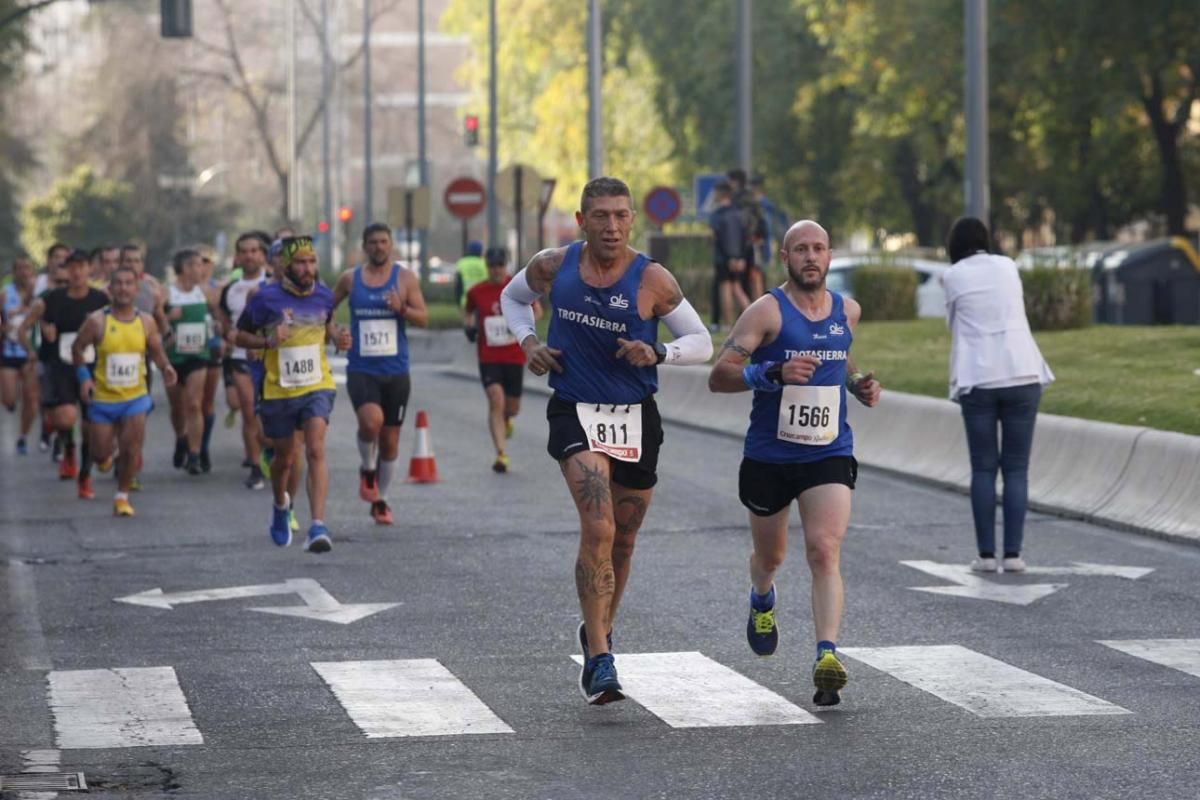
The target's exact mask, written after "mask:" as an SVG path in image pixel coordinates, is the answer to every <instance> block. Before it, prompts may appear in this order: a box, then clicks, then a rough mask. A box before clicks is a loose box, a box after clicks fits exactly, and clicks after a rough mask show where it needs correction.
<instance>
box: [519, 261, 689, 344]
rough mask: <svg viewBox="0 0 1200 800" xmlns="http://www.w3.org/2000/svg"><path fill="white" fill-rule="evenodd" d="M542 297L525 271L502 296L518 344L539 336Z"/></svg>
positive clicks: (521, 272)
mask: <svg viewBox="0 0 1200 800" xmlns="http://www.w3.org/2000/svg"><path fill="white" fill-rule="evenodd" d="M540 296H541V295H539V294H538V293H537V292H535V291H534V290H533V289H530V288H529V281H527V280H525V270H523V269H522V270H521V271H520V272H518V273H517V274H516V275H514V276H513V279H512V280H511V281H509V282H508V286H505V287H504V291H503V292H502V293H501V294H500V310H501V311H502V312H503V313H504V321H505V322H506V323H508V329H509V330H510V331H512V332H513V336H516V337H517V343H518V344H520V343H521V342H523V341H525V338H526V337H528V336H530V335H531V334H532V335H537V329H536V328H535V327H534V324H533V301H534V300H537V299H538V297H540ZM697 319H698V318H697Z"/></svg>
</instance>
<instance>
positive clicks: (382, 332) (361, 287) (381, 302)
mask: <svg viewBox="0 0 1200 800" xmlns="http://www.w3.org/2000/svg"><path fill="white" fill-rule="evenodd" d="M362 270H363V268H362V267H361V266H360V267H356V268H355V270H354V284H353V286H352V287H351V289H350V337H351V339H352V341H351V344H350V352H349V353H347V354H346V371H347V372H363V373H366V374H367V375H407V374H408V334H407V333H406V332H405V322H404V317H402V316H400V315H398V314H397V313H396V312H394V311H392V309H391V308H389V307H388V304H387V295H388V292H390V291H392V289H394V288H395V287H396V282H397V281H399V280H400V265H399V264H392V274H391V275H389V276H388V279H387V283H385V284H384V285H383V286H379V287H377V288H372V287H370V286H367V285H366V284H365V283H363V279H362Z"/></svg>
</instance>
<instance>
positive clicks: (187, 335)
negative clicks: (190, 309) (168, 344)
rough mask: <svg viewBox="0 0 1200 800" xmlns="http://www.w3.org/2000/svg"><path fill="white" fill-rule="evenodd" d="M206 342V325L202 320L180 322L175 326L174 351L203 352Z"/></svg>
mask: <svg viewBox="0 0 1200 800" xmlns="http://www.w3.org/2000/svg"><path fill="white" fill-rule="evenodd" d="M207 342H208V325H206V324H205V323H203V322H181V323H179V324H178V325H177V326H175V352H176V353H203V352H204V345H205V343H207Z"/></svg>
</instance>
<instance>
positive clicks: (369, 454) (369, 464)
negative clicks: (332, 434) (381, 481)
mask: <svg viewBox="0 0 1200 800" xmlns="http://www.w3.org/2000/svg"><path fill="white" fill-rule="evenodd" d="M355 441H356V442H358V455H359V456H360V457H361V458H362V468H363V469H365V470H367V471H368V472H374V471H375V463H376V460H377V459H378V456H379V444H378V443H377V442H376V441H375V440H374V439H372V440H371V441H369V442H364V441H363V440H362V439H358V438H356V439H355Z"/></svg>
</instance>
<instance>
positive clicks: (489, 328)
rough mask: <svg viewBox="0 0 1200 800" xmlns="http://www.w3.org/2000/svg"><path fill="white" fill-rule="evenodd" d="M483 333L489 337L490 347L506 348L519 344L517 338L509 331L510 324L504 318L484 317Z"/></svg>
mask: <svg viewBox="0 0 1200 800" xmlns="http://www.w3.org/2000/svg"><path fill="white" fill-rule="evenodd" d="M483 332H484V334H485V335H486V336H487V343H488V347H504V346H505V345H509V344H516V343H517V337H515V336H513V334H512V331H510V330H509V329H508V323H507V322H505V321H504V317H502V316H495V317H484V318H483Z"/></svg>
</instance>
